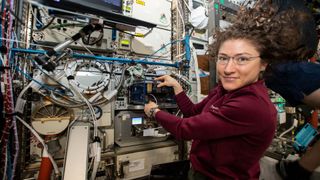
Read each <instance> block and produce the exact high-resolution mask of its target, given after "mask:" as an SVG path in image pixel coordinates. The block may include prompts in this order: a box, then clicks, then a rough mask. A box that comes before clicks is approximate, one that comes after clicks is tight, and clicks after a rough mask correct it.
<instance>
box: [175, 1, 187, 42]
mask: <svg viewBox="0 0 320 180" xmlns="http://www.w3.org/2000/svg"><path fill="white" fill-rule="evenodd" d="M177 3H178V7H177V11H178V14H179V16H180V18H181V23H182V37H184V36H185V34H186V30H185V25H184V18H183V16H182V14H181V11H180V6H179V4H180V3H179V1H177Z"/></svg>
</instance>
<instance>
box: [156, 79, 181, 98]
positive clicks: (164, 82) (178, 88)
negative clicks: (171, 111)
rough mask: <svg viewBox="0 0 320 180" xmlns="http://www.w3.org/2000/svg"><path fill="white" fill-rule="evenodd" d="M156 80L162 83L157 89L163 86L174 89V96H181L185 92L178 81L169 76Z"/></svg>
mask: <svg viewBox="0 0 320 180" xmlns="http://www.w3.org/2000/svg"><path fill="white" fill-rule="evenodd" d="M154 80H156V81H161V82H160V83H159V84H158V85H157V87H163V86H168V87H173V89H174V94H179V93H180V92H182V91H183V89H182V87H181V85H180V84H179V83H178V81H177V80H176V79H174V78H173V77H171V76H169V75H164V76H160V77H157V78H155V79H154Z"/></svg>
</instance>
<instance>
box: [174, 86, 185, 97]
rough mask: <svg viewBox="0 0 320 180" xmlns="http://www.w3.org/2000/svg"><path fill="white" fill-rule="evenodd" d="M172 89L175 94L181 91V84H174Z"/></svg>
mask: <svg viewBox="0 0 320 180" xmlns="http://www.w3.org/2000/svg"><path fill="white" fill-rule="evenodd" d="M173 90H174V94H175V95H177V94H179V93H181V92H182V91H183V89H182V87H181V85H180V84H179V86H174V87H173Z"/></svg>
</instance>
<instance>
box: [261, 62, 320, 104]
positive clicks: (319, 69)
mask: <svg viewBox="0 0 320 180" xmlns="http://www.w3.org/2000/svg"><path fill="white" fill-rule="evenodd" d="M267 71H269V72H267V73H268V74H269V75H268V76H266V77H265V82H266V86H267V87H268V88H270V89H271V90H273V91H275V92H276V93H278V94H280V95H281V96H282V97H283V98H285V99H286V100H287V101H288V102H289V104H290V105H292V106H297V105H299V104H303V102H302V100H303V98H304V96H305V95H309V94H311V93H312V92H313V91H315V90H317V89H319V88H320V64H315V63H311V62H288V63H282V64H278V65H273V66H272V69H271V68H268V70H267Z"/></svg>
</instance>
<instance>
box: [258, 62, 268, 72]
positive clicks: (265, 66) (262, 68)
mask: <svg viewBox="0 0 320 180" xmlns="http://www.w3.org/2000/svg"><path fill="white" fill-rule="evenodd" d="M267 66H268V63H266V62H262V63H261V66H260V71H265V70H266V68H267Z"/></svg>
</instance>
